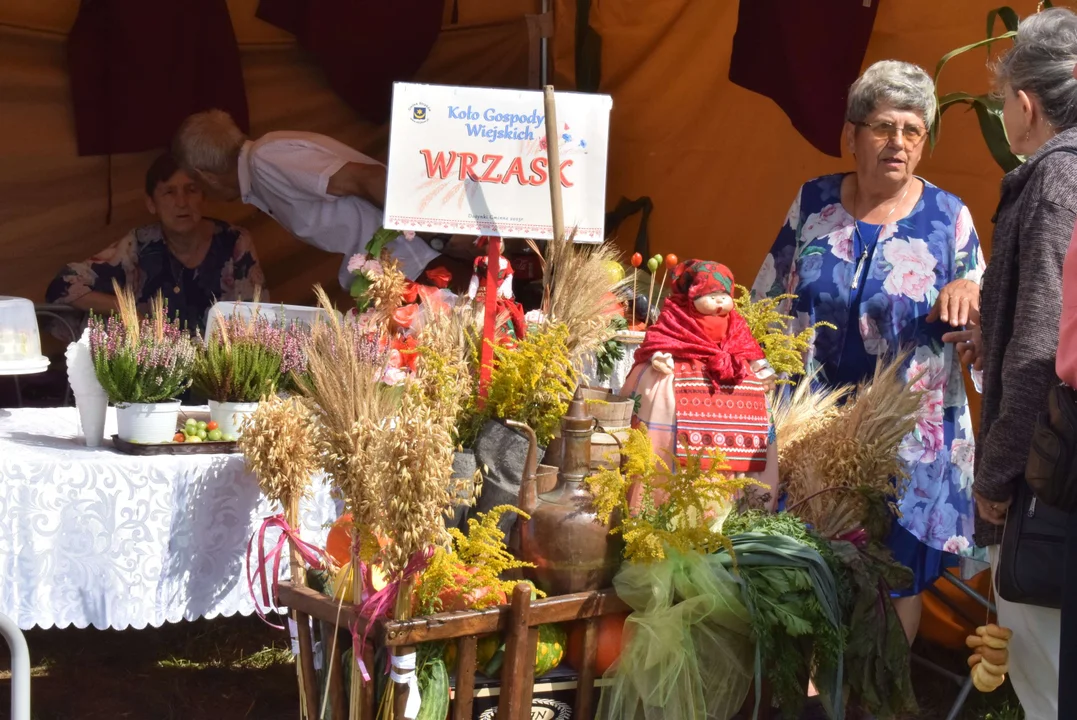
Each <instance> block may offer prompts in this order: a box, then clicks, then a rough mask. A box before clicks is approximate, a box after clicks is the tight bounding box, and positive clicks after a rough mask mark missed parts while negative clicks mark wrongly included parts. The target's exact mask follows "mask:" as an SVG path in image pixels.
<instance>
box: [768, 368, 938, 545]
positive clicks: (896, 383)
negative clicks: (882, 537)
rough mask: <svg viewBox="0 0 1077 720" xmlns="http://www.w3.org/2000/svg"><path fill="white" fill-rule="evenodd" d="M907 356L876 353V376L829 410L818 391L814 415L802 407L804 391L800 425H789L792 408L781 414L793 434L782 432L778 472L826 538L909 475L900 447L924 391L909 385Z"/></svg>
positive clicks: (796, 506) (859, 519) (893, 492)
mask: <svg viewBox="0 0 1077 720" xmlns="http://www.w3.org/2000/svg"><path fill="white" fill-rule="evenodd" d="M907 357H908V356H907V354H903V355H900V356H898V357H896V358H894V359H892V360H891V361H889V362H886V363H884V362H883V361H882V360H880V361H879V364H878V365H877V366H876V369H875V374H874V376H873V377H872V378H871V379H870V380H867V381H865V382H863V383H861V384H860V386H859V387H858V388H857V390H856V393H855V395H854V396H853V398H852V399H851V400H850V401H849V402H847V403H846V404H845V405H843V406H841V407H834V406H833V405H831V406H830V407H829V409H827V403H829V401H830V398H826V395H825V394H824V395H821V396H820V397H821V398H824V399H823V402H822V403H821V409H822V410H823V412H822V413H820V416H819V417H818V418H814V417H812V415H811V413H810V412H809V408H808V407H807V399H808V398H809V397H810V395H809V394H807V392H808V391H805V392H806V394H805V395H804V396H803V397H802V398H801V399H802V400H803V401H804V402H801V403H799V404H798V405H797V407H798V408H800V409H799V410H797V414H798V415H799V416H800V417H801V418H802V420H801V421H800V425H797V426H792V425H789V424H788V423H789V421H790V419H791V418H792V417H794V415H793V412H792V411H790V412H787V413H786V416H785V418H786V419H785V421H784V422H785V423H786V432H787V433H789V434H790V435H791V436H792V437H793V440H792V442H790V443H788V444H786V443H785V442H784V441H782V440H781V439H780V438H781V436H780V435H779V443H780V447H781V459H780V461H779V471H780V473H781V476H782V482H783V485H784V487H785V490H786V492H787V493H788V495H789V500H788V502H789V507H790V510H791V511H792V512H795V513H796V514H797V515H798V516H800V517H801V518H802V519H803V520H805V521H806V522H809V523H811V524H813V525H814V526H815V527H816V528H817V529H818V530H819V531H820V532H821V533H822V534H823V535H824V536H826V537H834V536H839V535H842V534H844V533H846V532H849V531H851V530H853V529H855V528H856V527H858V526H860V525H862V524H863V523H865V522H866V521H867V517H868V512H869V508H868V506H867V504H868V502H869V498H872V497H884V498H888V499H890V500H891V501H892V500H893V498H895V497H896V496H897V495H898V493H899V492H900V490H901V487H902V485H903V483H904V482H905V480H906V476H905V467H904V463H903V462H902V460H901V458H900V456H899V454H898V452H899V450H900V448H901V444H902V442H903V440H904V438H905V437H906V436H907V435H909V434H910V433H911V432H913V430H915V429H916V422H917V418H918V416H919V413H920V401H921V397H922V393H920V392H916V391H913V390H911V389H910V385H911V384H912V383H914V382H915V381H916V379H917V378H913V379H912V380H911V381H909V382H907V381H906V380H905V379H904V367H905V361H906V359H907ZM839 400H840V398H839ZM828 415H829V416H831V417H830V418H829V419H827V416H828ZM779 432H780V431H779Z"/></svg>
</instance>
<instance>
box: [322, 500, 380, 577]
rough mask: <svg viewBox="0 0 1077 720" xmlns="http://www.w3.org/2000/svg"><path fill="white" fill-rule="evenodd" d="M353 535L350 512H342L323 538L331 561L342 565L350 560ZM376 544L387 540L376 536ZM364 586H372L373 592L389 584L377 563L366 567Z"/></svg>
mask: <svg viewBox="0 0 1077 720" xmlns="http://www.w3.org/2000/svg"><path fill="white" fill-rule="evenodd" d="M354 536H355V528H354V526H353V525H352V516H351V513H344V514H343V515H341V516H340V517H339V518H337V520H336V522H334V523H333V526H332V527H331V528H329V535H328V536H327V537H326V539H325V552H326V553H328V554H329V557H331V558H333V562H335V563H336V564H337V565H340V566H342V567H343V566H344V565H347V564H349V563H351V560H352V538H353V537H354ZM378 544H379V545H380V546H381V547H383V548H384V547H385V546H386V545H387V544H388V540H386V539H385V538H378ZM365 579H366V586H367V587H369V588H372V589H373V591H374V592H377V591H378V590H381V589H383V588H384V587H385V586H386V585H388V584H389V580H388V578H386V577H385V573H384V572H382V569H381V567H380V566H378V565H374V566H372V567H370V568H368V569H367V574H366V576H365Z"/></svg>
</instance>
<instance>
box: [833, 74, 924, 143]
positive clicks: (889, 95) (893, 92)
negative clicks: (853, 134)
mask: <svg viewBox="0 0 1077 720" xmlns="http://www.w3.org/2000/svg"><path fill="white" fill-rule="evenodd" d="M883 104H886V105H892V106H894V107H895V108H897V109H898V110H905V111H908V112H915V113H919V114H920V117H921V118H923V120H924V125H925V126H926V127H927V128H928V129H929V130H930V129H931V127H932V126H933V125H934V124H935V113H936V110H937V108H938V100H936V99H935V83H934V82H932V80H931V78H930V77H929V76H928V74H927V73H926V72H924V69H923V68H922V67H920V66H919V65H913V64H912V63H907V62H901V61H900V60H880V61H879V62H877V63H875V64H874V65H872V66H871V67H869V68H868V69H867V70H865V71H864V74H863V75H861V76H860V77H858V78H857V79H856V82H854V83H853V84H852V86H851V87H850V88H849V100H848V102H847V103H846V106H845V119H846V120H848V121H849V122H853V123H858V122H864V121H865V120H867V119H868V117H869V116H870V115H871V113H873V112H874V111H875V108H877V107H879V105H883Z"/></svg>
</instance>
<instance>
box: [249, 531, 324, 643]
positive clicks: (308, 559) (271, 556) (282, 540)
mask: <svg viewBox="0 0 1077 720" xmlns="http://www.w3.org/2000/svg"><path fill="white" fill-rule="evenodd" d="M269 528H278V529H279V530H280V537H279V538H277V544H276V545H274V546H273V549H272V550H270V551H269V553H268V554H267V553H266V551H265V546H266V542H265V540H266V530H268V529H269ZM255 538H258V564H257V566H256V567H255V569H254V573H253V574H252V573H251V550H252V546H253V545H254V539H255ZM289 541H291V543H292V547H294V548H295V549H296V550H297V551H298V552H299V556H300V557H301V558H302V559H303V562H305V563H306V564H308V565H310V566H312V567H317V568H324V567H326V565H328V560H329V555H328V554H326V552H325V550H323V549H321V548H320V547H317V546H315V545H311V544H310V543H308V542H305V541H303V540H301V539H300V538H299V528H292V527H291V526H290V525H288V521H287V520H285V519H284V515H274V516H272V517H267V518H266V519H265V520H264V521H263V522H262V527H260V528H259V529H258V531H257V532H255V533H254V534H253V535H251V539H250V540H248V541H247V589H248V590H249V591H250V593H251V598H252V599H253V600H254V610H255V612H257V613H258V617H260V618H261V619H262V621H263V622H264V623H265V624H267V625H269V626H270V627H273V628H276V629H278V630H284V629H285V628H284V626H283V625H274V624H273V623H271V622H270V621H269V620H268V619H267V618H266V614H265V611H264V610H262V606H263V605H264V606H265V608H266V609H267V610H271V609H273V608H275V607H276V605H274V602H275V601H276V599H277V587H278V586H279V584H280V563H281V557H282V556H283V555H284V548H285V546H286V545H287V544H288V542H289ZM270 561H272V563H273V583H272V585H273V593H272V595H271V594H270V583H269V581H268V580H267V578H266V569H267V568H268V567H269V562H270ZM255 575H256V576H257V577H258V580H259V582H260V584H261V589H262V604H261V605H259V603H258V595H257V593H255V591H254V576H255ZM296 581H297V578H292V582H296Z"/></svg>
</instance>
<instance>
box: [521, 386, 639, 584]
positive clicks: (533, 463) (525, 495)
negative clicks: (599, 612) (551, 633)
mask: <svg viewBox="0 0 1077 720" xmlns="http://www.w3.org/2000/svg"><path fill="white" fill-rule="evenodd" d="M509 424H510V425H512V426H513V427H515V428H517V429H519V430H521V431H523V432H524V433H525V434H526V435H527V436H528V439H529V440H530V450H529V452H528V455H527V462H526V464H525V466H524V476H523V478H522V481H521V483H520V499H519V507H520V509H521V510H523V511H524V512H526V513H527V514H528V515H530V516H531V519H530V520H524V519H523V518H522V517H521V518H520V520H519V521H518V522H517V526H518V528H519V540H520V557H521V559H522V560H525V561H527V562H529V563H532V564H534V565H535V568H534V570H533V571H531V574H532V575H533V576H534V579H535V584H536V585H537V586H538V587H539V589H541V590H544V591H545V592H547V593H549V594H550V595H564V594H568V593H578V592H587V591H591V590H601V589H603V588H607V587H609V586H610V584H611V583H612V581H613V576H614V574H615V573H616V572H617V568H618V567H620V564H621V551H622V546H623V543H622V542H621V540H620V537H619V536H611V535H610V534H609V532H610V528H611V527H612V526H613V525H614V524H616V523H617V522H618V519H617V518H616V517H614V518H611V519H610V522H609V523H600V522H599V521H598V519H597V518H596V516H595V511H594V507H593V499H594V498H593V497H592V495H591V492H590V490H588V488H587V486H586V485H585V484H584V479H585V478H586V477H587V475H588V474H589V473H590V470H591V433H592V431H593V430H594V426H595V419H594V418H593V417H592V416H590V415H588V414H587V409H586V404H585V401H584V400H583V397H582V396H581V395H580V393H579V392H577V393H576V396H575V397H574V398H573V400H572V402H571V403H570V404H569V409H568V413H567V414H566V415H565V416H564V417H562V418H561V437H562V438H563V441H564V446H563V448H564V449H563V453H562V457H561V466H560V472H559V473H558V476H557V487H556V488H555V489H554V490H552V491H551V492H547V493H543V494H541V495H540V494H539V492H538V488H537V487H536V481H535V471H536V468H537V445H538V444H537V442H536V439H535V433H534V432H533V431H532V430H531V428H529V427H527V426H526V425H523V424H521V423H514V422H510V423H509Z"/></svg>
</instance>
